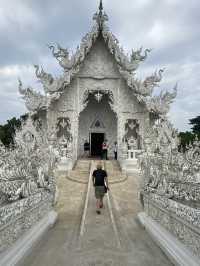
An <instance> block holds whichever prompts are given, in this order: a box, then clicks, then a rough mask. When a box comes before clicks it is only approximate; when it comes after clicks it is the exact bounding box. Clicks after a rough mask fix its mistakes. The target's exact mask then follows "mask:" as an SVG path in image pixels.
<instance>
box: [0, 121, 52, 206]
mask: <svg viewBox="0 0 200 266" xmlns="http://www.w3.org/2000/svg"><path fill="white" fill-rule="evenodd" d="M55 162H56V157H55V154H54V151H53V150H52V148H51V146H49V144H48V140H47V138H46V135H45V133H44V132H43V131H42V130H40V131H37V130H36V129H35V126H34V125H33V122H32V119H31V118H30V117H29V118H28V120H27V121H26V123H25V124H24V125H23V126H22V130H17V131H16V137H15V148H14V149H13V150H10V149H2V148H1V153H0V163H1V171H0V195H1V198H3V199H4V201H5V202H9V201H13V200H17V199H20V198H25V197H28V196H30V195H32V194H34V193H36V192H37V191H38V189H39V188H41V187H42V188H45V189H48V190H52V189H53V190H54V188H53V187H52V185H53V184H54V181H53V180H52V176H51V175H52V171H53V169H54V167H55ZM53 186H54V185H53Z"/></svg>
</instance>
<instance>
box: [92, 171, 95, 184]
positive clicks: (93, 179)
mask: <svg viewBox="0 0 200 266" xmlns="http://www.w3.org/2000/svg"><path fill="white" fill-rule="evenodd" d="M92 182H93V186H94V185H95V176H94V172H93V174H92Z"/></svg>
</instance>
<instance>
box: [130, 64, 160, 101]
mask: <svg viewBox="0 0 200 266" xmlns="http://www.w3.org/2000/svg"><path fill="white" fill-rule="evenodd" d="M163 72H164V69H160V70H159V71H158V73H157V71H156V72H155V73H154V74H153V75H151V76H149V77H147V78H146V79H145V80H144V81H140V80H136V79H135V80H134V81H133V84H132V86H133V87H134V89H135V91H136V92H138V93H139V94H141V95H144V96H151V95H152V93H153V90H154V88H155V87H156V86H159V85H158V83H159V82H160V81H161V80H162V73H163Z"/></svg>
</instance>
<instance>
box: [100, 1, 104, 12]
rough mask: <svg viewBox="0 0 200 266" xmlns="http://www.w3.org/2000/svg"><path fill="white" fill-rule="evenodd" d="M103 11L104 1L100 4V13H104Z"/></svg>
mask: <svg viewBox="0 0 200 266" xmlns="http://www.w3.org/2000/svg"><path fill="white" fill-rule="evenodd" d="M102 11H103V2H102V0H100V3H99V13H102Z"/></svg>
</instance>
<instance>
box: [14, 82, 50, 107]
mask: <svg viewBox="0 0 200 266" xmlns="http://www.w3.org/2000/svg"><path fill="white" fill-rule="evenodd" d="M19 93H20V94H21V95H22V98H23V99H24V100H25V105H26V107H27V109H28V110H29V111H30V112H37V111H39V110H41V109H43V108H45V107H46V102H47V98H46V97H45V96H43V95H42V94H41V93H39V92H36V91H34V90H33V89H32V88H31V87H27V88H26V89H23V85H22V82H21V80H20V79H19Z"/></svg>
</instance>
